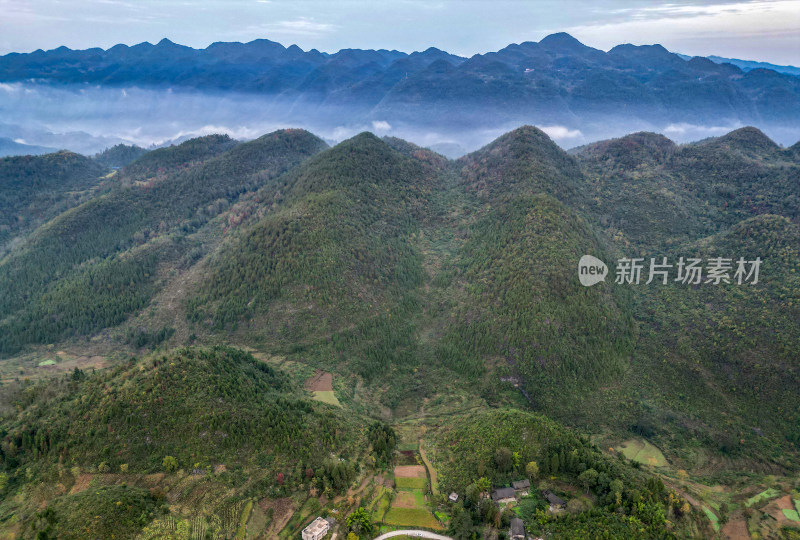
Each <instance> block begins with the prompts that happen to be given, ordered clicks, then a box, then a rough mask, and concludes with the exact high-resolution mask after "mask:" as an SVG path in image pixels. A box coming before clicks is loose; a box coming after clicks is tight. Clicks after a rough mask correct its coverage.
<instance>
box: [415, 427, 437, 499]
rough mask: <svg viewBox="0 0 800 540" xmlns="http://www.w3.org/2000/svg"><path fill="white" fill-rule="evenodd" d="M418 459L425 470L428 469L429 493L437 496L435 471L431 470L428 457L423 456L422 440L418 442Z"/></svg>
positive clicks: (431, 466)
mask: <svg viewBox="0 0 800 540" xmlns="http://www.w3.org/2000/svg"><path fill="white" fill-rule="evenodd" d="M419 457H421V458H422V462H423V463H424V464H425V468H426V469H428V474H429V475H430V484H431V493H433V494H434V495H438V494H439V483H438V482H437V481H436V469H434V468H433V465H431V462H430V461H428V456H426V455H425V449H424V448H423V447H422V439H420V441H419Z"/></svg>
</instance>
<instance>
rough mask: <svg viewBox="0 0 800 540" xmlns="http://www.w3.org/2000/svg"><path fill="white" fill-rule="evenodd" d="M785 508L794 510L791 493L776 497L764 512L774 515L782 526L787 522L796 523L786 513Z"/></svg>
mask: <svg viewBox="0 0 800 540" xmlns="http://www.w3.org/2000/svg"><path fill="white" fill-rule="evenodd" d="M783 510H794V503H793V502H792V496H791V495H786V496H784V497H781V498H779V499H775V500H774V501H772V502H770V503H769V504H768V505H767V506H765V507H764V512H765V513H767V514H769V515H771V516H772V517H774V518H775V520H776V521H777V522H778V523H779V524H780V525H781V526H783V525H784V524H786V523H795V522H793V521H791V520H790V519H789V518H787V517H786V516H785V515H784V513H783Z"/></svg>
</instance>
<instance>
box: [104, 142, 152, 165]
mask: <svg viewBox="0 0 800 540" xmlns="http://www.w3.org/2000/svg"><path fill="white" fill-rule="evenodd" d="M145 152H147V150H145V149H144V148H139V147H138V146H136V145H129V144H116V145H114V146H112V147H111V148H106V149H105V150H103V151H102V152H99V153H97V154H96V155H95V156H94V160H95V161H97V162H98V163H100V164H101V165H103V166H104V167H108V168H113V169H119V168H120V167H124V166H125V165H127V164H128V163H130V162H131V161H133V160H135V159H137V158H139V157H141V156H142V154H144V153H145Z"/></svg>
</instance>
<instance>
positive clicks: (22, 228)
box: [0, 151, 106, 257]
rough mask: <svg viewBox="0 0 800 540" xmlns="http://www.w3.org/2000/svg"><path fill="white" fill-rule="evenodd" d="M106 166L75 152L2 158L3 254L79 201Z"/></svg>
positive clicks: (0, 229) (0, 251)
mask: <svg viewBox="0 0 800 540" xmlns="http://www.w3.org/2000/svg"><path fill="white" fill-rule="evenodd" d="M105 173H106V170H105V168H104V167H103V166H101V165H99V164H97V163H95V162H94V161H92V160H90V159H89V158H86V157H84V156H81V155H78V154H74V153H72V152H66V151H64V152H57V153H54V154H46V155H44V156H17V157H6V158H0V257H2V255H3V253H4V252H5V250H6V243H7V242H9V241H10V240H12V239H13V238H14V237H16V236H18V235H24V234H25V233H27V232H28V231H30V230H31V229H33V228H34V227H35V226H37V225H39V224H41V223H43V222H44V221H47V220H48V219H50V218H53V217H55V216H57V215H58V214H60V213H62V212H64V211H65V210H67V209H68V208H70V207H72V206H75V205H77V204H79V203H80V202H81V201H82V200H84V199H85V198H86V197H87V195H89V194H90V191H91V190H92V189H93V188H95V187H97V186H98V185H100V184H101V183H102V182H103V180H102V178H101V177H102V176H103V175H105Z"/></svg>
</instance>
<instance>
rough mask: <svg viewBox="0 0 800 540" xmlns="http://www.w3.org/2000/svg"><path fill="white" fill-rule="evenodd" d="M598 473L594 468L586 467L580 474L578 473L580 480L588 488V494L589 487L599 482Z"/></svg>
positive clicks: (587, 491)
mask: <svg viewBox="0 0 800 540" xmlns="http://www.w3.org/2000/svg"><path fill="white" fill-rule="evenodd" d="M598 476H599V475H598V473H597V471H596V470H594V469H586V470H585V471H583V472H582V473H581V474H580V475H578V482H580V483H581V485H582V486H583V487H585V488H586V493H587V495H588V493H589V488H591V487H592V486H594V485H595V484H596V483H597V477H598Z"/></svg>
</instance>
